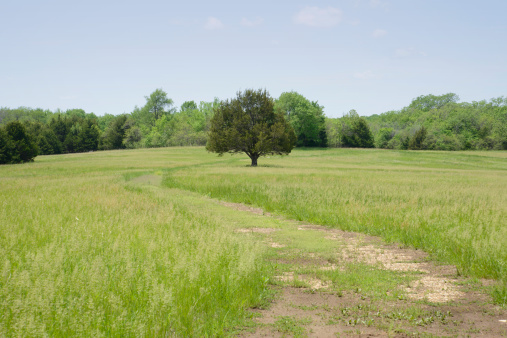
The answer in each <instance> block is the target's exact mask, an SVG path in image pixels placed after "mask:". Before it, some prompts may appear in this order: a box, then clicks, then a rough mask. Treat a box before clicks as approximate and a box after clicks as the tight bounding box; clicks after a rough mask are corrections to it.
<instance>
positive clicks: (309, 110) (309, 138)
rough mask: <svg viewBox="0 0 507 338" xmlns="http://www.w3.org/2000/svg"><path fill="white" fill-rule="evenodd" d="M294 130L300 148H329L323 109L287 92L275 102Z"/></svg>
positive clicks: (299, 95) (297, 94)
mask: <svg viewBox="0 0 507 338" xmlns="http://www.w3.org/2000/svg"><path fill="white" fill-rule="evenodd" d="M275 107H276V108H277V109H280V110H282V111H283V112H284V113H285V116H286V118H287V119H288V120H289V122H290V124H291V125H292V127H293V128H294V131H295V133H296V137H297V146H298V147H327V135H326V126H325V118H324V111H323V107H322V106H319V104H318V103H317V102H312V101H310V100H308V99H307V98H305V97H304V96H303V95H301V94H299V93H297V92H294V91H292V92H285V93H282V94H281V95H280V97H279V98H278V100H276V102H275Z"/></svg>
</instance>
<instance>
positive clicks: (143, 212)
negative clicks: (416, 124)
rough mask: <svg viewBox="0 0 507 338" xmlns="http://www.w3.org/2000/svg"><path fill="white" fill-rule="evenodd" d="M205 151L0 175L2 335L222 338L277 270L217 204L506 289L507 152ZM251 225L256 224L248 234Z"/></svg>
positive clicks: (54, 161)
mask: <svg viewBox="0 0 507 338" xmlns="http://www.w3.org/2000/svg"><path fill="white" fill-rule="evenodd" d="M249 161H250V160H249V159H248V158H247V157H246V156H233V157H230V156H228V155H226V156H224V157H216V156H215V155H214V154H208V153H206V152H205V150H204V149H203V148H166V149H143V150H133V151H110V152H97V153H86V154H72V155H62V156H39V157H37V158H36V160H35V162H34V163H29V164H25V165H12V166H1V167H0V206H1V208H0V310H1V315H0V336H39V335H44V334H47V335H50V336H68V335H80V336H89V335H99V336H101V335H105V336H111V335H118V336H120V335H121V336H132V335H141V336H157V335H162V334H169V335H170V334H174V335H177V336H202V335H221V334H225V333H227V332H228V330H230V329H231V328H232V327H234V326H235V325H236V324H237V323H238V322H241V321H242V320H243V319H244V318H245V317H246V316H247V314H246V312H245V310H246V309H247V308H248V307H252V306H260V305H262V303H263V302H264V301H265V298H266V295H267V284H268V282H269V279H270V277H271V274H272V271H271V270H272V267H271V266H269V264H266V263H265V261H263V259H262V257H264V256H265V255H266V252H265V250H266V249H265V248H264V247H263V246H262V245H260V244H259V242H256V241H252V240H251V239H249V238H245V237H242V236H237V235H236V234H234V231H233V229H235V228H238V227H245V226H249V227H253V226H265V224H261V223H262V222H265V221H263V220H260V219H258V218H255V217H245V216H242V215H239V214H238V213H236V212H235V211H234V210H230V209H227V208H225V207H223V206H220V205H219V204H217V203H216V202H215V201H214V200H213V199H210V198H209V197H212V198H218V199H222V200H226V201H231V202H241V203H245V204H252V205H255V206H258V207H261V208H263V209H265V210H267V211H270V212H275V213H279V214H282V215H284V216H286V217H288V218H292V219H296V220H304V221H308V222H313V223H317V224H323V225H326V226H330V227H336V228H341V229H346V230H352V231H359V232H364V233H368V234H374V235H379V236H382V237H383V238H385V239H386V240H388V241H397V242H401V243H404V244H406V245H409V246H413V247H417V248H422V249H424V250H426V251H428V252H430V253H431V254H432V255H433V257H435V258H436V259H438V260H441V261H443V262H447V263H452V264H456V266H457V267H458V269H459V271H460V272H461V273H462V274H466V275H471V276H475V277H487V278H494V279H497V280H500V284H499V286H498V287H497V288H496V289H495V290H494V291H493V295H494V297H495V299H496V301H497V302H499V303H502V302H503V303H505V298H506V294H507V288H506V286H505V283H506V282H507V277H506V276H507V221H506V220H507V189H506V188H507V152H410V151H400V152H398V151H382V150H350V149H324V150H304V149H301V150H296V151H293V153H292V154H291V155H290V156H287V157H271V158H261V159H260V160H259V165H260V166H259V167H257V168H251V167H247V165H248V164H249ZM257 223H259V224H257Z"/></svg>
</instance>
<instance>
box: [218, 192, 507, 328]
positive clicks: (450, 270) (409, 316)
mask: <svg viewBox="0 0 507 338" xmlns="http://www.w3.org/2000/svg"><path fill="white" fill-rule="evenodd" d="M221 204H222V205H225V206H228V207H231V208H234V209H237V210H242V211H248V212H251V213H254V214H256V215H263V216H264V217H273V216H272V215H270V214H268V213H264V212H263V211H262V210H261V209H258V208H252V207H249V206H245V205H242V204H236V203H226V202H221ZM283 222H284V227H285V228H284V227H282V228H280V229H274V228H249V229H238V230H237V231H236V232H238V233H239V234H249V235H255V236H262V237H263V238H264V240H265V241H266V243H267V244H268V245H269V246H270V247H271V248H272V249H271V250H272V255H271V256H270V260H271V261H272V262H273V264H275V265H276V267H277V268H276V269H277V271H278V275H277V276H276V278H275V280H274V281H273V286H272V288H273V289H274V290H276V291H277V292H278V296H277V297H276V299H275V301H274V302H273V303H272V304H271V305H270V306H269V307H268V308H267V309H254V310H252V313H253V318H254V319H253V325H252V328H250V329H249V330H246V329H245V330H244V331H243V332H242V333H241V334H240V335H241V336H243V337H282V336H296V337H297V336H303V337H304V336H309V337H340V336H342V337H349V336H353V337H412V336H424V337H432V336H451V337H455V336H457V337H469V336H470V337H474V336H481V337H507V322H506V320H507V311H506V310H505V309H502V308H500V307H498V306H494V305H492V304H491V301H490V298H489V296H488V295H487V294H486V293H485V288H486V287H487V286H488V285H490V284H491V283H493V282H492V281H487V280H482V281H481V280H476V279H467V278H463V277H460V276H458V273H457V270H456V268H455V267H454V266H449V265H438V264H436V263H435V262H432V261H430V260H429V259H428V255H427V254H426V253H424V252H423V251H421V250H414V249H408V248H402V247H400V246H396V245H388V244H385V243H384V242H383V241H382V240H381V239H380V238H378V237H372V236H365V235H362V234H357V233H350V232H344V231H340V230H336V229H329V228H326V227H322V226H319V225H312V224H303V223H298V222H294V221H287V220H285V221H283ZM305 238H308V241H313V242H315V243H317V245H315V246H314V247H311V246H308V245H307V243H303V242H304V239H305ZM298 239H300V240H299V242H298ZM319 241H320V242H319ZM319 243H320V245H319ZM326 248H330V249H326ZM365 271H366V274H365ZM393 278H396V280H399V284H396V282H395V284H393Z"/></svg>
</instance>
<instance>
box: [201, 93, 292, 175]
mask: <svg viewBox="0 0 507 338" xmlns="http://www.w3.org/2000/svg"><path fill="white" fill-rule="evenodd" d="M295 144H296V134H295V133H294V129H293V128H292V126H291V125H290V124H289V123H288V122H287V120H286V119H285V117H284V115H283V113H282V112H281V111H275V109H274V100H273V99H272V98H271V97H270V96H269V94H268V92H267V91H266V90H264V91H263V90H261V89H259V90H253V89H247V90H245V91H244V92H238V93H237V96H236V98H234V99H231V100H226V101H222V102H221V103H220V105H219V106H218V107H217V108H216V109H215V114H214V116H213V118H212V119H211V125H210V130H209V135H208V143H207V145H206V149H207V150H208V151H210V152H214V153H218V154H219V155H223V154H224V153H231V154H235V153H245V154H247V155H248V157H250V159H251V160H252V167H255V166H257V159H258V158H259V157H260V156H265V155H268V154H273V155H274V154H276V155H284V154H289V153H290V152H291V150H292V148H294V146H295Z"/></svg>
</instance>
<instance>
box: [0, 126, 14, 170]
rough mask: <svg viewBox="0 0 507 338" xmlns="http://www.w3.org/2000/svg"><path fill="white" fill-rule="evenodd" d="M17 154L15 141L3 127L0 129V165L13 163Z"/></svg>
mask: <svg viewBox="0 0 507 338" xmlns="http://www.w3.org/2000/svg"><path fill="white" fill-rule="evenodd" d="M15 152H16V147H15V144H14V141H12V139H11V138H10V137H9V134H7V132H6V131H5V129H4V128H3V127H0V164H8V163H12V157H13V156H14V154H15Z"/></svg>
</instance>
